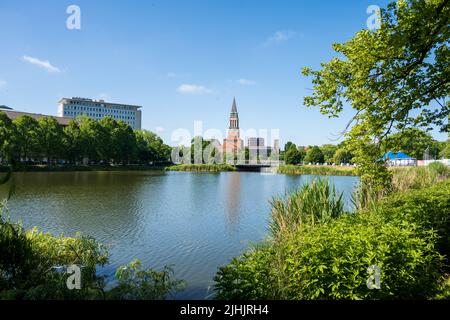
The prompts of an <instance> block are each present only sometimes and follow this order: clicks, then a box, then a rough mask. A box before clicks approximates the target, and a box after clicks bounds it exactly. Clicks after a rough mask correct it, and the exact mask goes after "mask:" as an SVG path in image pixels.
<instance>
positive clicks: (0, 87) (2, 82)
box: [0, 79, 6, 89]
mask: <svg viewBox="0 0 450 320" xmlns="http://www.w3.org/2000/svg"><path fill="white" fill-rule="evenodd" d="M4 86H6V81H5V80H1V79H0V89H2V88H3V87H4Z"/></svg>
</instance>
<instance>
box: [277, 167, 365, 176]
mask: <svg viewBox="0 0 450 320" xmlns="http://www.w3.org/2000/svg"><path fill="white" fill-rule="evenodd" d="M278 173H282V174H317V175H322V176H356V175H357V173H356V170H355V168H354V167H340V166H295V165H284V166H280V167H279V168H278Z"/></svg>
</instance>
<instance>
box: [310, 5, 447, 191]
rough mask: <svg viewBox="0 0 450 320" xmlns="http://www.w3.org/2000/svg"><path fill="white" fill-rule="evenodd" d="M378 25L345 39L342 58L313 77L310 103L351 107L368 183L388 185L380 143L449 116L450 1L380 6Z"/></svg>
mask: <svg viewBox="0 0 450 320" xmlns="http://www.w3.org/2000/svg"><path fill="white" fill-rule="evenodd" d="M380 18H381V27H380V28H379V29H377V30H376V31H369V30H362V31H360V32H358V33H357V34H356V35H355V37H354V38H353V39H351V40H349V41H348V42H346V43H343V44H334V45H333V49H334V50H335V51H336V52H337V53H338V55H339V57H335V58H333V59H331V61H329V62H326V63H322V64H321V66H322V67H321V69H320V70H318V71H314V70H312V69H310V68H305V69H303V74H304V75H306V76H312V83H313V87H314V88H313V94H312V95H311V96H307V97H305V99H304V103H305V105H306V106H310V107H319V108H320V111H321V112H322V113H323V114H326V115H328V116H330V117H337V116H339V115H340V114H341V112H342V111H343V109H344V106H345V105H347V104H350V105H351V107H352V108H353V110H354V112H355V113H354V117H353V121H351V122H350V123H349V125H348V128H350V130H349V131H347V132H346V136H347V138H348V140H349V141H350V143H349V144H348V146H349V148H350V149H351V151H352V152H353V153H354V161H356V162H357V163H359V164H361V165H362V166H360V167H359V170H360V174H361V178H362V180H363V183H368V185H371V187H373V188H374V189H377V190H383V189H386V188H389V186H390V175H389V173H388V172H387V169H386V168H385V167H384V165H383V164H382V163H379V162H377V159H379V157H380V156H381V155H382V152H383V150H382V148H381V145H382V144H381V143H380V142H382V141H383V140H384V139H385V137H386V136H387V135H388V134H389V133H391V131H392V130H393V129H396V130H399V131H403V130H405V129H406V128H410V127H417V126H423V127H431V126H434V125H436V126H440V127H441V129H442V130H445V128H446V125H445V123H444V120H445V119H446V118H447V117H448V113H449V102H448V101H447V102H446V103H445V102H444V99H445V98H446V97H448V92H449V81H450V80H449V79H450V69H449V68H448V66H449V55H450V49H449V46H448V41H449V36H450V28H449V27H448V25H449V22H450V21H449V19H450V2H449V1H448V0H402V1H397V2H394V3H391V4H389V5H388V6H387V9H382V10H381V17H380Z"/></svg>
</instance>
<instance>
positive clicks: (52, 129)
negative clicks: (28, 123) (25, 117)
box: [38, 117, 63, 164]
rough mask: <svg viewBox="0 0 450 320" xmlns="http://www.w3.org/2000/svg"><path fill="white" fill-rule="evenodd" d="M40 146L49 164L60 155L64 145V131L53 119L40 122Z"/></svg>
mask: <svg viewBox="0 0 450 320" xmlns="http://www.w3.org/2000/svg"><path fill="white" fill-rule="evenodd" d="M38 124H39V126H38V145H39V150H40V151H41V153H42V154H43V155H44V156H45V157H46V158H47V161H48V163H49V164H51V163H52V160H53V159H54V158H55V157H56V156H57V155H59V154H60V152H61V149H62V144H63V129H62V127H61V125H60V124H59V123H58V121H56V119H55V118H53V117H43V118H40V119H39V120H38Z"/></svg>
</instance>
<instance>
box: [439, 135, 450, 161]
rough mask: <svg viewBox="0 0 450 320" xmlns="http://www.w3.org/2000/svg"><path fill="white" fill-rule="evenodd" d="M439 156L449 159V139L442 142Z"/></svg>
mask: <svg viewBox="0 0 450 320" xmlns="http://www.w3.org/2000/svg"><path fill="white" fill-rule="evenodd" d="M439 156H440V157H441V158H444V159H450V139H448V140H447V141H446V142H444V145H443V146H442V149H441V151H440V152H439Z"/></svg>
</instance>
